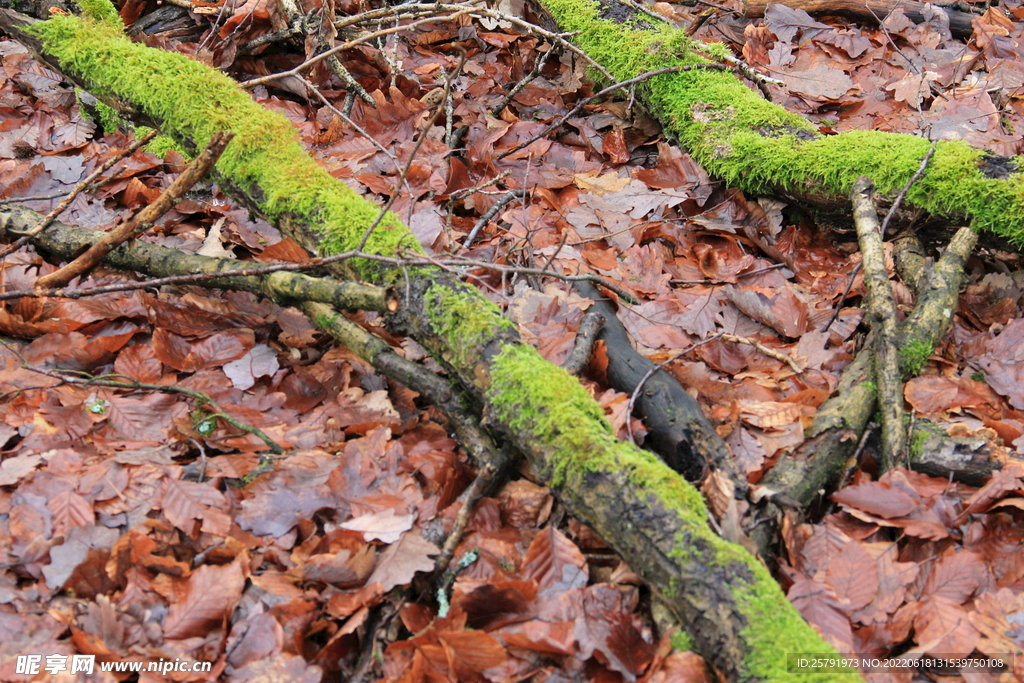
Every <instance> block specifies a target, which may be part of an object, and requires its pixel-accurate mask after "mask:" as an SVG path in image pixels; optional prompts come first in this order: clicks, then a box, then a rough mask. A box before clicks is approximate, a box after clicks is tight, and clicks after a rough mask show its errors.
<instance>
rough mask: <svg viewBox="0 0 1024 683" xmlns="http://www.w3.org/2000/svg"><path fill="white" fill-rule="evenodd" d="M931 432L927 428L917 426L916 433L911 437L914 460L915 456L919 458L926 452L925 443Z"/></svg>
mask: <svg viewBox="0 0 1024 683" xmlns="http://www.w3.org/2000/svg"><path fill="white" fill-rule="evenodd" d="M930 436H931V435H930V434H929V433H928V431H927V430H925V429H919V428H915V429H914V433H913V435H912V436H911V438H910V459H911V461H913V460H914V459H915V458H919V457H920V456H921V454H922V453H924V445H925V443H926V442H927V441H928V439H929V438H930Z"/></svg>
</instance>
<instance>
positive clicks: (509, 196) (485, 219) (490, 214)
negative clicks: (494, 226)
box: [462, 188, 526, 249]
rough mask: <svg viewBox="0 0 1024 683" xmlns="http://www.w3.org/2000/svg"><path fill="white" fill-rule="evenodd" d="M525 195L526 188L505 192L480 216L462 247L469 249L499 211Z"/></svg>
mask: <svg viewBox="0 0 1024 683" xmlns="http://www.w3.org/2000/svg"><path fill="white" fill-rule="evenodd" d="M525 196H526V188H518V189H516V190H509V191H508V192H507V193H506V194H505V196H504V197H502V198H501V199H499V200H498V201H496V202H495V203H494V206H492V207H491V208H489V209H488V210H487V212H486V213H485V214H484V215H483V216H480V220H478V221H477V222H476V225H474V226H473V229H472V230H470V231H469V234H468V235H466V239H465V241H463V243H462V248H463V249H469V247H470V245H472V244H473V241H474V240H475V239H476V236H477V235H478V234H480V231H481V230H482V229H483V227H484V226H485V225H487V224H488V223H490V222H491V219H492V218H494V217H495V216H496V215H497V214H498V212H499V211H501V210H502V209H504V208H505V207H506V206H507V205H508V204H509V203H510V202H511V201H512V200H513V199H516V198H517V197H525Z"/></svg>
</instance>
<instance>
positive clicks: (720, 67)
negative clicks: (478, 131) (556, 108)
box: [495, 64, 732, 160]
mask: <svg viewBox="0 0 1024 683" xmlns="http://www.w3.org/2000/svg"><path fill="white" fill-rule="evenodd" d="M731 68H732V67H729V66H726V65H724V64H679V65H677V66H667V67H665V68H664V69H655V70H654V71H647V72H645V73H642V74H640V75H639V76H636V77H635V78H630V79H628V80H625V81H619V82H618V83H612V84H611V85H609V86H608V87H607V88H604V89H603V90H600V91H599V92H596V93H594V94H593V95H591V96H590V97H584V98H583V99H582V100H580V101H579V102H577V103H576V106H575V107H573V108H572V109H570V110H569V111H567V112H566V113H565V114H564V115H562V116H560V117H559V118H558V119H556V120H555V121H554V122H553V123H551V124H550V125H548V126H547V127H546V128H545V129H544V130H542V131H541V132H539V133H537V134H536V135H534V136H532V137H530V138H529V139H527V140H523V141H522V142H520V143H519V144H518V145H516V146H515V147H513V148H511V149H508V150H505V151H504V152H502V153H501V154H499V155H498V156H496V157H495V160H498V159H504V158H505V157H507V156H508V155H510V154H515V153H516V152H518V151H519V150H521V149H523V148H525V147H528V146H530V145H532V144H533V143H534V142H536V141H537V140H540V139H541V138H542V137H544V136H545V135H547V134H548V133H550V132H551V131H553V130H557V129H558V128H559V127H561V126H562V124H564V123H565V122H566V121H568V120H569V119H571V118H572V117H573V116H575V115H576V114H578V113H579V111H580V110H581V109H583V107H585V106H587V105H588V104H590V103H591V102H593V101H594V100H596V99H597V98H599V97H604V96H605V95H608V94H610V93H613V92H615V91H616V90H618V89H620V88H628V87H629V86H632V85H636V84H637V83H643V82H644V81H646V80H648V79H650V78H654V77H655V76H660V75H662V74H671V73H676V72H677V71H691V70H693V69H710V70H713V71H728V70H730V69H731Z"/></svg>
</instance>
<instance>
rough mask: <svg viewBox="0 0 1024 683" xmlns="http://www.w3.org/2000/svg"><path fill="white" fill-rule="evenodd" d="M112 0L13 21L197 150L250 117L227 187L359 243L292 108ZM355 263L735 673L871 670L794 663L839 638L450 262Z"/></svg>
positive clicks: (343, 242) (278, 219)
mask: <svg viewBox="0 0 1024 683" xmlns="http://www.w3.org/2000/svg"><path fill="white" fill-rule="evenodd" d="M102 4H103V3H102V2H101V1H100V0H89V2H88V5H89V6H88V8H87V9H88V10H89V13H90V14H91V16H92V18H77V17H55V18H53V19H50V20H48V21H45V22H39V23H37V24H34V25H32V26H28V27H24V23H25V22H24V20H23V19H17V18H15V19H17V20H16V21H15V20H14V19H12V14H11V13H9V12H6V11H0V27H3V28H5V29H6V30H8V31H9V32H10V33H12V34H14V35H15V36H18V37H19V38H24V39H25V42H26V44H28V45H29V46H30V47H34V48H35V49H36V50H37V51H38V52H39V53H40V54H41V56H43V57H44V58H45V61H46V62H47V63H48V64H49V65H51V66H52V67H54V68H55V69H57V70H58V71H59V72H61V73H65V74H68V75H70V76H71V77H73V78H74V79H75V81H76V82H77V83H78V84H80V85H81V86H83V87H85V88H86V89H88V90H90V91H91V92H93V94H95V95H97V96H98V97H101V98H102V99H104V100H105V101H108V103H116V102H120V103H121V104H123V105H125V106H126V107H130V108H134V109H136V110H137V111H139V112H141V114H142V115H144V116H145V117H146V118H148V119H150V120H151V121H153V122H155V123H157V124H158V125H159V126H160V127H161V128H162V130H163V131H164V132H166V133H168V134H170V135H171V136H172V137H174V138H175V139H176V140H177V141H178V142H179V144H182V145H184V146H186V147H188V148H192V149H196V148H199V147H201V146H203V145H204V144H206V142H207V140H208V139H209V137H210V136H211V135H212V134H213V133H215V132H217V131H220V130H232V131H234V132H235V134H236V137H235V139H234V141H233V142H232V143H231V145H230V146H229V147H228V149H227V150H226V151H225V153H224V155H223V156H222V157H221V160H220V162H219V163H218V167H217V170H218V176H217V177H218V182H219V183H220V184H221V186H222V187H223V188H224V189H225V190H227V191H229V192H232V193H233V194H234V195H235V196H237V197H239V198H240V199H241V200H242V201H243V202H244V203H246V205H248V206H249V207H251V208H253V209H255V210H258V211H259V212H260V213H261V214H263V215H265V216H266V217H268V219H270V220H271V221H273V222H274V223H275V224H276V225H278V226H279V227H280V228H281V229H282V230H283V231H284V232H285V233H286V234H288V235H290V236H291V237H293V238H294V239H296V240H297V241H298V242H299V243H300V244H303V245H305V246H307V248H310V249H314V250H316V251H319V252H320V253H326V252H330V251H345V250H349V249H352V248H354V247H356V246H358V245H359V243H360V241H361V240H362V239H363V235H364V232H365V230H366V228H367V226H369V225H370V224H371V223H372V222H373V220H374V219H375V217H376V215H377V213H378V209H377V207H376V206H374V205H372V204H370V203H368V202H365V201H364V200H362V199H361V198H359V197H358V196H357V195H356V194H355V193H354V192H352V191H351V190H350V189H349V188H348V187H347V186H345V185H344V184H343V183H341V182H340V181H337V180H335V179H333V178H331V177H330V176H329V175H328V174H327V173H326V172H325V171H323V170H322V169H320V168H319V167H318V166H317V165H316V164H315V162H313V161H312V159H311V158H310V157H308V156H307V155H306V154H305V153H304V152H303V151H302V149H301V147H300V146H299V143H298V136H297V134H296V132H295V131H294V130H292V129H291V126H290V124H288V122H287V121H286V120H285V119H284V118H283V117H280V116H278V115H276V114H273V113H271V112H268V111H266V110H264V109H262V108H261V107H259V106H258V105H256V104H255V103H253V102H252V100H251V99H250V98H249V97H248V95H246V94H244V93H243V92H241V91H240V90H239V89H238V88H237V87H236V86H235V85H234V84H233V83H231V82H230V80H228V79H227V78H226V77H225V76H224V75H222V74H220V73H218V72H216V71H214V70H212V69H208V68H206V67H204V66H202V65H200V64H198V63H196V62H193V61H191V60H189V59H188V58H186V57H184V56H182V55H177V54H170V53H165V52H160V51H157V50H152V49H149V48H146V47H144V46H142V45H137V44H133V43H131V42H130V41H129V40H128V39H127V38H125V37H124V36H123V35H122V33H121V30H120V28H119V27H118V26H116V23H117V22H116V21H115V20H114V19H113V18H112V17H111V16H110V13H109V11H107V10H105V9H103V8H102V7H100V5H102ZM94 5H95V7H94ZM19 23H20V26H22V27H23V28H19ZM365 248H366V249H368V250H371V251H373V252H375V253H380V254H394V253H395V252H396V250H397V249H399V248H406V249H414V248H416V242H415V239H414V238H413V237H412V235H411V233H410V232H409V231H408V230H407V229H406V228H405V226H403V225H402V224H401V223H400V222H399V220H398V219H397V218H396V217H394V216H391V215H389V216H387V217H386V218H385V220H384V221H382V223H381V224H380V225H379V226H378V228H377V230H376V231H375V232H374V233H373V235H372V236H371V239H370V240H369V241H367V242H366V245H365ZM351 265H352V272H353V273H355V274H357V275H358V276H359V277H361V278H363V279H366V280H369V281H372V282H377V283H381V284H392V283H394V284H398V283H400V286H398V287H396V290H397V291H399V292H400V294H401V295H402V300H401V305H400V306H399V308H398V310H397V311H396V312H395V313H394V314H392V315H390V316H388V318H387V320H388V322H389V324H390V325H391V327H392V328H393V329H396V330H399V331H404V332H407V333H409V334H411V335H412V336H413V337H414V338H416V339H417V340H418V341H419V342H420V343H421V344H423V345H424V347H426V348H427V349H428V350H429V351H430V352H431V353H432V355H433V356H434V357H435V358H436V359H437V360H438V361H439V362H441V363H443V364H445V365H446V366H447V367H448V369H449V372H450V374H451V376H452V377H454V378H456V379H457V380H458V381H459V382H460V383H461V384H462V385H463V387H464V388H465V389H466V390H467V391H468V392H470V393H471V394H472V395H474V396H475V397H476V399H477V400H478V401H479V402H480V405H481V407H482V414H483V415H484V416H485V417H486V419H487V421H488V424H489V425H490V426H491V427H492V428H493V429H495V430H497V431H499V432H501V433H503V434H504V435H505V436H507V437H508V439H509V440H510V441H511V442H512V443H513V444H514V445H515V446H516V447H517V448H518V449H519V450H520V451H521V452H522V453H524V454H525V455H526V456H527V457H528V458H529V459H530V461H531V463H532V466H533V468H534V471H535V472H536V473H537V474H538V475H539V476H540V477H542V478H543V479H544V480H545V481H546V482H547V483H549V484H550V485H551V486H552V488H553V490H554V491H555V492H556V493H557V495H558V496H559V498H560V500H562V501H563V503H564V504H565V505H566V507H567V508H568V509H569V510H570V511H571V512H572V513H573V514H575V515H576V516H578V517H579V518H580V519H582V520H583V521H584V522H586V523H587V524H589V525H590V526H592V527H593V528H594V529H595V530H596V531H597V533H599V534H600V535H602V536H603V537H604V538H605V539H606V540H607V541H608V542H609V543H611V544H612V546H613V547H614V548H615V549H616V550H617V551H618V552H619V553H620V554H621V555H622V556H623V558H624V559H625V560H626V561H627V562H628V563H629V564H630V566H631V567H632V568H633V569H634V570H635V571H637V572H638V573H639V574H640V575H641V576H643V577H644V578H645V580H646V581H647V582H648V583H649V585H650V586H651V588H652V590H653V591H654V592H655V593H656V594H657V595H658V596H660V598H661V599H662V600H663V601H664V602H665V603H666V605H668V606H669V608H670V609H671V610H672V611H673V612H674V613H675V615H676V617H677V618H678V619H679V620H680V622H681V623H682V624H684V625H685V626H686V627H687V629H688V631H689V633H690V635H691V636H692V640H693V642H694V643H695V644H696V647H697V649H698V650H699V651H700V653H701V654H703V655H704V657H705V658H706V659H707V660H708V661H709V662H710V663H711V665H712V666H713V667H714V668H715V669H716V671H718V672H719V673H720V674H721V676H722V678H723V679H724V680H728V681H755V680H771V681H801V680H822V679H823V678H827V680H836V681H838V680H847V681H853V680H858V679H859V677H858V676H857V675H856V674H854V673H852V672H848V671H846V672H840V673H830V674H827V675H825V676H823V675H822V674H814V673H807V672H802V671H801V672H791V671H789V670H788V668H787V655H789V654H796V653H828V652H831V651H832V649H831V648H830V646H828V645H827V644H826V643H825V641H824V640H823V639H822V638H821V637H820V636H819V635H818V633H817V632H816V631H815V630H814V629H813V628H811V627H810V626H809V625H807V623H806V622H804V621H803V619H802V618H801V617H800V615H799V613H798V612H797V611H796V609H795V608H794V607H793V606H792V605H791V604H790V603H789V602H788V601H787V600H786V598H785V596H784V595H783V593H782V591H781V589H780V588H779V586H778V584H777V583H776V582H775V581H774V580H773V579H772V577H771V576H770V575H769V573H768V572H767V570H766V569H765V568H764V567H763V566H762V565H761V563H760V562H758V561H757V560H756V559H755V558H754V557H753V556H751V555H750V554H749V553H747V552H746V551H745V550H743V549H742V548H741V547H739V546H737V545H735V544H731V543H728V542H726V541H724V540H722V539H721V538H719V537H718V536H716V535H715V534H714V533H713V532H712V531H711V530H710V528H709V526H708V524H707V514H708V513H707V510H706V508H705V506H704V502H703V500H702V498H701V496H700V494H699V493H698V492H697V491H696V490H695V489H694V488H693V487H692V486H691V485H689V484H688V483H686V482H685V481H684V480H683V479H682V477H680V476H679V475H678V474H676V473H675V472H673V471H672V470H671V469H669V468H668V467H667V466H666V465H665V464H664V463H662V462H661V461H659V460H658V459H657V458H655V457H654V456H653V455H652V454H650V453H648V452H646V451H642V450H640V449H638V448H636V447H635V446H633V445H632V444H629V443H625V442H622V441H619V440H617V439H616V438H615V436H614V433H613V431H612V429H611V427H610V425H609V424H608V422H607V421H606V420H605V419H604V416H603V412H602V410H601V408H600V406H599V405H598V404H597V403H596V402H595V401H594V400H593V399H592V398H591V397H590V395H589V394H588V393H587V391H586V390H585V389H584V388H583V387H582V386H581V385H580V384H579V383H578V382H577V381H576V380H575V379H574V378H573V377H571V376H570V375H568V374H567V373H566V372H565V371H564V370H562V369H561V368H558V367H557V366H554V365H552V364H550V363H548V362H547V361H545V360H544V359H543V358H541V356H540V355H539V354H538V353H537V352H536V350H534V349H533V348H532V347H530V346H528V345H526V344H524V343H523V342H522V341H521V339H520V338H519V335H518V333H517V331H516V329H515V326H514V325H513V324H512V323H511V322H509V321H508V320H507V319H505V318H504V317H502V315H501V313H500V311H499V309H498V308H497V307H495V306H494V305H493V304H491V303H489V302H488V301H487V300H486V299H485V298H484V297H483V296H482V295H481V294H480V293H479V292H477V291H476V290H475V289H474V288H472V287H470V286H469V285H466V284H465V283H462V282H460V281H458V280H456V279H455V278H454V277H453V276H451V275H450V274H448V273H445V272H443V271H441V270H440V269H428V268H419V269H410V270H409V271H408V272H403V271H401V270H397V271H392V270H389V269H388V267H387V266H386V265H385V264H381V263H380V262H371V261H366V260H364V261H362V262H356V263H351Z"/></svg>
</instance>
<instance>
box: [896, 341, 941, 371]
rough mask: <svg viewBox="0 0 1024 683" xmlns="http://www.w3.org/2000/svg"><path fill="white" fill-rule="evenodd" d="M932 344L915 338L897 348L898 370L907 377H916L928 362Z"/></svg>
mask: <svg viewBox="0 0 1024 683" xmlns="http://www.w3.org/2000/svg"><path fill="white" fill-rule="evenodd" d="M932 350H933V345H932V344H931V343H929V342H926V341H921V340H920V339H915V340H914V341H912V342H910V343H909V344H907V345H906V346H904V347H903V348H901V349H900V350H899V357H900V372H902V373H903V375H904V376H907V377H916V376H917V375H918V374H920V372H921V370H922V369H923V368H924V366H925V365H926V364H927V363H928V359H929V358H930V357H931V355H932Z"/></svg>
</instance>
